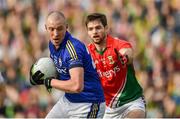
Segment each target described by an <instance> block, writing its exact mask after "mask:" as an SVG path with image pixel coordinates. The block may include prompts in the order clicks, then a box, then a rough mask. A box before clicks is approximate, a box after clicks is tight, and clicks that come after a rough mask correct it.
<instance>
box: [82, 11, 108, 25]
mask: <svg viewBox="0 0 180 119" xmlns="http://www.w3.org/2000/svg"><path fill="white" fill-rule="evenodd" d="M94 20H99V21H100V22H101V23H102V25H103V26H104V27H105V26H107V18H106V15H104V14H102V13H92V14H89V15H88V16H87V17H86V20H85V24H86V27H87V24H88V23H89V22H91V21H94Z"/></svg>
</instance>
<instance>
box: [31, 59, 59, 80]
mask: <svg viewBox="0 0 180 119" xmlns="http://www.w3.org/2000/svg"><path fill="white" fill-rule="evenodd" d="M38 70H40V71H41V72H42V73H43V74H44V77H42V78H43V79H44V78H48V77H57V71H56V66H55V64H54V62H53V60H52V59H51V58H50V57H42V58H40V59H38V60H37V61H36V62H35V63H34V65H33V67H32V69H31V72H32V75H33V74H34V73H36V71H38Z"/></svg>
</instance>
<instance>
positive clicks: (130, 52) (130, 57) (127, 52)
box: [119, 48, 133, 64]
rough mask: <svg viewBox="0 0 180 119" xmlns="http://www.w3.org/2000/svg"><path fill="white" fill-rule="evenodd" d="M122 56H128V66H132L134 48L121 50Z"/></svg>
mask: <svg viewBox="0 0 180 119" xmlns="http://www.w3.org/2000/svg"><path fill="white" fill-rule="evenodd" d="M119 52H120V54H121V55H127V56H128V62H127V64H131V63H132V62H133V49H132V48H123V49H121V50H119Z"/></svg>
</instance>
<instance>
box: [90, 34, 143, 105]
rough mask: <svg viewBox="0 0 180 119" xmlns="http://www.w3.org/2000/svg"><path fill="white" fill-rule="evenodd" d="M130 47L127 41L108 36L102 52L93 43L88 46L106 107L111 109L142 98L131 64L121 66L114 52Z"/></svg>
mask: <svg viewBox="0 0 180 119" xmlns="http://www.w3.org/2000/svg"><path fill="white" fill-rule="evenodd" d="M131 47H132V46H131V45H130V43H128V42H127V41H124V40H120V39H115V38H113V37H111V36H110V35H108V36H107V45H106V49H105V50H104V51H103V52H98V51H97V50H96V47H95V45H94V44H93V43H92V44H89V45H88V49H89V51H90V54H91V56H92V58H93V60H94V63H95V65H96V69H97V72H98V74H99V76H100V79H101V83H102V86H103V89H104V95H105V99H106V105H107V106H109V107H111V108H115V107H119V106H121V105H124V104H126V103H128V102H131V101H133V100H136V99H137V98H139V97H140V96H142V88H141V86H140V85H139V83H138V81H137V79H136V77H135V72H134V67H133V64H131V65H122V64H121V62H120V61H119V60H118V56H117V54H116V53H115V51H114V49H117V50H118V51H119V50H120V49H122V48H131Z"/></svg>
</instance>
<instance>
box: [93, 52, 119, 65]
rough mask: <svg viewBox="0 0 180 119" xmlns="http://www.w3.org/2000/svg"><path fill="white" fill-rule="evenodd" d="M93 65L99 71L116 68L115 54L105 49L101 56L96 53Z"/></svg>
mask: <svg viewBox="0 0 180 119" xmlns="http://www.w3.org/2000/svg"><path fill="white" fill-rule="evenodd" d="M93 59H94V63H95V65H96V67H98V68H100V69H111V68H114V67H116V66H117V63H118V62H117V60H118V58H117V56H116V54H115V52H112V50H110V49H107V50H106V51H105V52H104V53H103V54H99V53H98V52H94V56H93Z"/></svg>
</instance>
